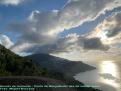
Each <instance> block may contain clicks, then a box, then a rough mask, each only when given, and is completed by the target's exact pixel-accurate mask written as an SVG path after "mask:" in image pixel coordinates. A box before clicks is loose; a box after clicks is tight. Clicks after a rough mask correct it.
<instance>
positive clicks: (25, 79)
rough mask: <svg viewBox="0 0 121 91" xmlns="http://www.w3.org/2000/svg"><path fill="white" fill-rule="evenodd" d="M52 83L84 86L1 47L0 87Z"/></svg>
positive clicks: (88, 90)
mask: <svg viewBox="0 0 121 91" xmlns="http://www.w3.org/2000/svg"><path fill="white" fill-rule="evenodd" d="M45 60H46V59H45ZM43 77H44V78H43ZM51 81H54V82H55V83H54V84H61V83H64V84H67V85H68V84H71V85H72V84H80V85H82V86H84V84H82V83H80V82H78V81H76V80H74V79H73V78H68V77H66V76H65V75H64V74H62V73H60V72H56V71H48V70H47V69H45V68H43V67H42V66H40V65H37V63H35V62H34V61H33V60H31V59H28V58H24V57H20V56H18V55H16V54H15V53H13V52H11V51H10V50H9V49H6V48H5V47H4V46H2V45H0V85H21V84H22V85H28V84H30V85H33V84H35V85H36V84H43V85H48V83H49V82H51ZM42 82H44V83H42ZM47 89H48V88H47ZM47 89H44V90H43V88H39V90H38V91H40V90H41V91H46V90H47ZM35 91H37V90H35ZM48 91H57V89H56V90H53V89H48ZM60 91H62V90H60ZM63 91H99V90H96V89H93V88H69V90H68V89H67V90H65V89H64V90H63Z"/></svg>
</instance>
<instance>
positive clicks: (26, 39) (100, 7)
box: [6, 0, 121, 51]
mask: <svg viewBox="0 0 121 91" xmlns="http://www.w3.org/2000/svg"><path fill="white" fill-rule="evenodd" d="M6 1H7V0H6ZM120 5H121V1H120V0H115V1H114V0H69V1H68V2H67V3H66V4H65V5H64V6H63V7H62V8H61V9H60V10H51V11H48V12H41V11H37V10H35V11H33V12H32V13H31V14H30V15H29V16H28V17H27V19H25V20H24V21H23V22H14V23H11V24H10V27H9V29H8V30H12V31H13V32H16V33H17V34H18V36H19V37H18V41H17V43H16V44H15V45H14V46H13V47H12V50H14V51H22V50H24V49H27V46H28V47H30V46H32V45H33V46H35V45H39V46H40V47H41V46H45V45H53V44H54V43H57V44H58V41H60V39H59V37H58V35H59V34H60V33H61V32H64V31H65V30H67V29H71V28H74V27H78V26H80V25H81V24H83V23H84V22H86V21H91V20H94V19H95V18H96V17H98V16H99V15H100V14H102V13H104V12H105V11H106V10H110V9H113V8H115V7H118V6H120ZM87 6H88V7H87ZM87 40H88V39H86V40H85V41H87ZM92 40H93V41H92ZM62 41H65V39H64V40H62ZM89 41H92V42H94V43H96V45H95V46H98V47H96V48H95V49H101V48H102V49H105V48H104V47H105V46H103V43H102V44H101V41H100V39H98V38H97V39H90V40H89ZM66 42H67V41H66ZM63 43H65V42H62V45H63ZM84 43H85V42H84ZM24 44H25V45H26V44H27V46H23V45H24ZM65 44H66V43H65ZM71 44H72V43H69V44H66V45H71ZM82 44H83V43H82ZM87 44H88V46H85V44H84V47H85V48H87V47H91V45H90V44H91V43H87ZM21 45H22V48H18V49H20V50H18V49H17V47H19V46H20V47H21ZM54 45H55V44H54ZM58 45H59V44H58ZM60 45H61V44H60ZM99 45H100V46H99ZM71 46H74V45H73V44H72V45H71ZM63 47H65V46H63ZM69 48H70V47H69ZM15 49H17V50H15ZM60 49H65V48H60ZM60 49H59V50H60ZM89 49H92V48H89ZM93 49H94V48H93Z"/></svg>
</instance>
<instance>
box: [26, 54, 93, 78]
mask: <svg viewBox="0 0 121 91" xmlns="http://www.w3.org/2000/svg"><path fill="white" fill-rule="evenodd" d="M27 58H30V59H32V60H33V61H34V62H36V63H37V64H39V65H40V66H41V67H44V68H46V69H48V70H50V71H55V72H60V73H63V74H66V75H67V76H74V75H76V74H77V73H80V72H84V71H88V70H93V69H95V67H92V66H90V65H87V64H84V63H83V62H81V61H70V60H67V59H63V58H59V57H55V56H51V55H49V54H34V55H30V56H28V57H27Z"/></svg>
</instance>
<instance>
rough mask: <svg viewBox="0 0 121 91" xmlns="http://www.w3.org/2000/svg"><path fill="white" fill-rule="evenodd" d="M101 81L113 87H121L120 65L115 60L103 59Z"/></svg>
mask: <svg viewBox="0 0 121 91" xmlns="http://www.w3.org/2000/svg"><path fill="white" fill-rule="evenodd" d="M99 66H100V76H101V79H100V80H101V81H102V82H103V83H106V84H108V85H111V86H113V87H120V84H119V83H118V82H117V81H118V80H119V72H118V67H117V65H116V64H115V62H113V61H102V62H101V63H100V64H99Z"/></svg>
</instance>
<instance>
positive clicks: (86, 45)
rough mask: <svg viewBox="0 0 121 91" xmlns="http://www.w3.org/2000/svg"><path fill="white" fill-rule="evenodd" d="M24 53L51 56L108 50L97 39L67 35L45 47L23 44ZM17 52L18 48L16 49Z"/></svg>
mask: <svg viewBox="0 0 121 91" xmlns="http://www.w3.org/2000/svg"><path fill="white" fill-rule="evenodd" d="M24 46H25V47H27V48H24V50H22V51H24V52H27V53H35V54H38V53H47V54H48V53H51V54H57V53H70V52H73V51H79V52H85V51H90V50H93V51H94V50H95V51H96V50H100V51H107V50H108V49H109V47H108V46H106V45H104V44H102V42H101V41H100V39H99V38H91V39H88V38H85V37H81V36H79V35H76V34H69V35H67V36H66V37H65V38H60V39H58V40H57V41H55V42H54V43H53V44H47V45H43V46H42V45H41V44H35V45H34V46H33V45H32V46H30V47H28V46H27V45H26V44H24ZM16 48H17V49H18V50H20V49H19V47H16ZM20 48H23V46H20Z"/></svg>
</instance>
